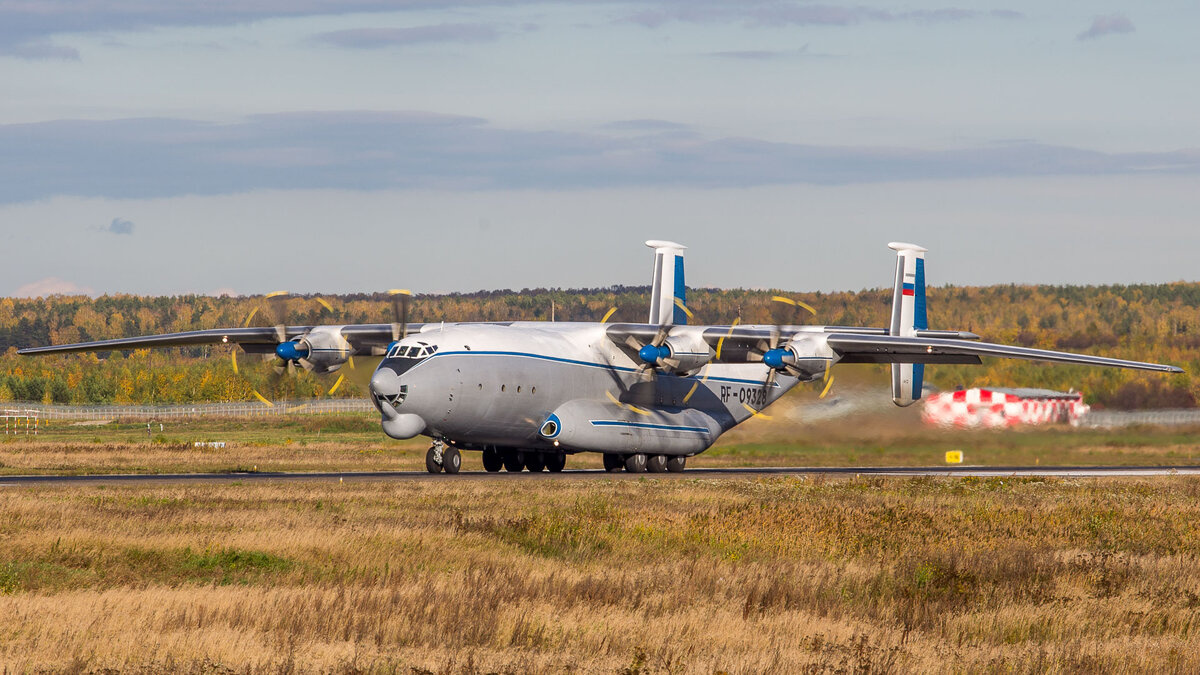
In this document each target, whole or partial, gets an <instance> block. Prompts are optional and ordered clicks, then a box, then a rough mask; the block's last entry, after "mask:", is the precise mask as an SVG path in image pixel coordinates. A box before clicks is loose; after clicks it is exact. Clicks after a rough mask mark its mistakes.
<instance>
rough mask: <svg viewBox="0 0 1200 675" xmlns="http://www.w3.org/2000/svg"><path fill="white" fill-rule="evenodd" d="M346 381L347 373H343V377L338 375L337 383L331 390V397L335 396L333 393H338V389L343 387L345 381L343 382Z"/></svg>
mask: <svg viewBox="0 0 1200 675" xmlns="http://www.w3.org/2000/svg"><path fill="white" fill-rule="evenodd" d="M345 379H346V374H345V373H342V374H341V375H338V379H337V382H334V383H333V386H332V387H330V388H329V394H330V395H331V396H332V395H333V392H335V391H337V390H338V387H340V386H342V381H343V380H345Z"/></svg>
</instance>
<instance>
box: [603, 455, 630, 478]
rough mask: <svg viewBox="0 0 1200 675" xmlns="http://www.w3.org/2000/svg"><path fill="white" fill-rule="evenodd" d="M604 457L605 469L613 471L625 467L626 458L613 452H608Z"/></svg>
mask: <svg viewBox="0 0 1200 675" xmlns="http://www.w3.org/2000/svg"><path fill="white" fill-rule="evenodd" d="M603 457H604V470H605V471H607V472H609V473H612V472H614V471H620V470H621V469H624V468H625V458H624V457H622V456H620V455H618V454H616V453H612V452H606V453H604V455H603Z"/></svg>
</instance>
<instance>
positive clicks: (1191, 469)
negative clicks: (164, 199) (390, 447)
mask: <svg viewBox="0 0 1200 675" xmlns="http://www.w3.org/2000/svg"><path fill="white" fill-rule="evenodd" d="M815 475H833V476H901V477H914V476H939V477H958V478H997V477H1008V476H1012V477H1029V476H1045V477H1056V478H1111V477H1156V476H1163V477H1167V476H1200V466H954V467H947V466H914V467H862V466H854V467H819V466H791V467H746V468H743V467H736V468H696V469H688V470H686V471H684V472H683V473H640V474H633V473H625V472H617V473H608V472H605V471H602V470H600V469H582V470H568V471H563V472H562V473H548V472H542V473H537V474H533V473H529V472H521V473H507V472H503V471H501V472H499V473H487V472H484V471H464V472H462V473H459V474H457V475H453V476H450V475H446V474H431V473H428V472H425V471H345V472H295V473H291V472H288V473H284V472H270V471H259V472H247V473H171V474H96V475H68V474H50V475H28V476H3V477H0V488H5V487H32V486H37V485H51V486H52V485H99V484H118V485H119V484H188V483H238V482H243V483H244V482H271V481H321V482H328V481H413V480H417V481H436V480H442V481H455V480H457V481H461V480H598V479H599V480H638V479H642V478H650V479H664V480H680V479H685V480H686V479H705V478H761V477H767V476H815Z"/></svg>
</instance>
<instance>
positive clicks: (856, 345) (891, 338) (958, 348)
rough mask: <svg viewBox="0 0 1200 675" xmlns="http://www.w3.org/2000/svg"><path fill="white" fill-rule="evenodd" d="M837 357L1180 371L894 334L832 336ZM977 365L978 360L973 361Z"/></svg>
mask: <svg viewBox="0 0 1200 675" xmlns="http://www.w3.org/2000/svg"><path fill="white" fill-rule="evenodd" d="M827 344H828V345H829V347H830V348H832V349H833V350H834V351H835V352H837V353H838V354H841V360H840V363H957V362H956V361H945V360H941V359H943V358H947V357H975V358H976V359H978V358H979V357H981V356H996V357H1000V358H1006V359H1024V360H1026V361H1050V362H1054V363H1075V364H1080V365H1086V366H1109V367H1113V368H1133V369H1135V370H1150V371H1155V372H1159V373H1182V372H1183V369H1182V368H1178V367H1176V366H1167V365H1162V364H1158V363H1146V362H1143V361H1127V360H1125V359H1112V358H1108V357H1104V356H1091V355H1088V354H1073V353H1070V352H1056V351H1050V350H1047V349H1030V348H1028V347H1014V346H1010V345H998V344H993V343H990V342H964V341H962V340H947V339H944V338H935V337H931V338H923V337H919V336H917V337H902V336H898V335H852V334H844V333H833V334H831V335H829V337H828V342H827ZM976 362H978V361H976Z"/></svg>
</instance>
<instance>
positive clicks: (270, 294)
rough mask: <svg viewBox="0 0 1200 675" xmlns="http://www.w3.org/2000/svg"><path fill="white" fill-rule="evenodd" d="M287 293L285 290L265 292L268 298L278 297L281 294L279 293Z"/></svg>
mask: <svg viewBox="0 0 1200 675" xmlns="http://www.w3.org/2000/svg"><path fill="white" fill-rule="evenodd" d="M287 294H288V292H287V291H272V292H270V293H267V295H266V297H268V298H278V297H279V296H281V295H287Z"/></svg>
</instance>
